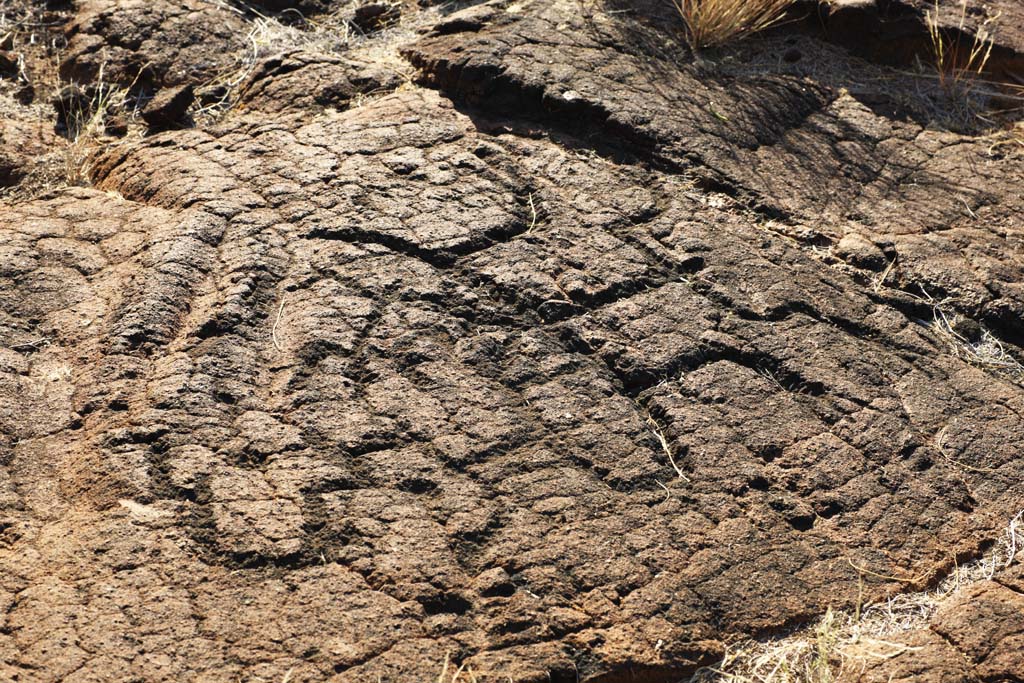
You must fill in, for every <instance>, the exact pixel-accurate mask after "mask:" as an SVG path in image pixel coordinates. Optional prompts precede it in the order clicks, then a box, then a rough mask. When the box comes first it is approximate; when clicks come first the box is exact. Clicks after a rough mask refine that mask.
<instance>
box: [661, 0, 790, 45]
mask: <svg viewBox="0 0 1024 683" xmlns="http://www.w3.org/2000/svg"><path fill="white" fill-rule="evenodd" d="M791 4H793V3H792V0H676V6H677V7H678V9H679V14H680V15H681V16H682V17H683V23H684V24H685V25H686V40H687V42H688V43H689V44H690V47H691V48H692V49H693V50H699V49H701V48H706V47H716V46H718V45H722V44H724V43H728V42H730V41H733V40H738V39H740V38H743V37H745V36H748V35H750V34H751V33H756V32H758V31H763V30H764V29H766V28H768V27H769V26H771V25H772V24H775V23H776V22H778V21H779V20H780V19H781V18H782V15H783V14H784V13H785V11H786V9H787V8H788V7H789V6H790V5H791Z"/></svg>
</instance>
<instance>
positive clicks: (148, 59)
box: [61, 0, 250, 88]
mask: <svg viewBox="0 0 1024 683" xmlns="http://www.w3.org/2000/svg"><path fill="white" fill-rule="evenodd" d="M249 30H250V29H249V26H247V25H246V22H245V21H244V20H243V18H242V16H241V15H240V13H239V12H236V11H232V10H231V9H229V7H228V6H227V4H226V3H220V4H218V3H216V2H205V1H204V0H175V1H174V2H170V1H169V0H156V1H155V2H154V1H153V0H128V1H126V0H84V1H83V2H81V3H80V7H79V8H78V11H77V15H76V17H75V19H74V20H73V21H72V22H71V23H70V24H69V26H68V28H67V29H66V31H65V33H66V37H67V41H68V47H67V53H66V55H65V56H64V58H63V60H62V61H61V75H62V76H63V77H64V78H65V79H68V80H74V81H78V82H82V83H91V82H95V81H96V80H98V79H99V77H100V74H101V71H102V75H103V79H104V80H105V81H106V82H108V83H116V84H118V85H121V86H129V85H133V84H134V85H142V86H146V87H153V88H159V87H163V86H166V85H172V86H173V85H185V84H193V85H198V84H200V83H203V82H205V81H207V80H209V79H211V78H212V77H214V76H216V75H218V74H220V73H222V72H224V71H226V70H230V69H231V68H233V67H235V66H236V63H237V58H238V56H239V55H240V54H241V53H242V52H243V51H244V50H245V49H246V48H247V47H248V44H247V38H246V36H247V35H248V33H249Z"/></svg>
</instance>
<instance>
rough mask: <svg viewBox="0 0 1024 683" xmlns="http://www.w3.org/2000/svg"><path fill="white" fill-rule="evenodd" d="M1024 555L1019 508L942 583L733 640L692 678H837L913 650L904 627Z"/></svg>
mask: <svg viewBox="0 0 1024 683" xmlns="http://www.w3.org/2000/svg"><path fill="white" fill-rule="evenodd" d="M1022 555H1024V511H1021V512H1019V513H1018V514H1017V515H1016V516H1015V517H1014V518H1013V519H1012V520H1010V523H1009V524H1008V525H1007V527H1006V529H1005V530H1004V531H1003V534H1002V536H1001V538H1000V542H998V543H997V544H996V546H995V547H994V548H993V549H992V550H991V551H990V552H989V553H988V554H987V555H986V556H985V557H983V558H981V559H979V560H977V561H975V562H972V563H970V564H967V565H964V566H962V567H961V566H957V567H955V569H954V571H953V572H952V573H950V574H949V575H948V576H947V577H946V578H945V579H944V580H943V581H942V582H940V583H939V585H938V586H936V587H935V588H933V589H931V590H926V591H920V592H916V593H902V594H899V595H895V596H893V597H892V598H889V599H888V600H885V601H883V602H879V603H875V604H872V605H868V606H866V607H864V608H863V609H860V608H858V609H857V610H856V611H855V612H854V613H853V614H850V613H846V612H835V611H833V610H831V609H830V610H828V611H827V612H826V613H825V616H824V617H822V618H821V620H820V621H818V622H817V623H816V624H814V625H812V626H810V627H808V628H804V629H801V630H799V631H797V632H795V633H792V634H791V635H788V636H785V637H781V638H773V639H770V640H760V641H758V640H748V641H743V642H740V643H737V644H735V645H733V646H732V647H730V648H729V651H728V652H727V654H726V656H725V658H724V659H723V660H722V661H721V662H719V663H718V664H716V665H714V666H711V667H705V668H703V669H700V670H699V671H697V672H696V673H695V674H694V675H693V676H692V677H691V678H690V681H689V683H833V682H834V681H836V680H838V679H839V678H840V677H841V675H842V673H843V672H844V671H847V670H849V668H850V667H860V666H862V665H863V663H864V662H865V660H873V661H878V660H885V659H891V658H893V657H896V656H899V655H902V654H904V653H907V652H913V651H914V650H915V648H913V647H912V646H909V645H907V644H905V643H900V642H898V638H899V635H900V634H903V633H907V632H910V631H915V630H918V629H922V628H926V627H927V625H928V622H929V621H930V619H931V618H932V616H933V615H934V614H935V612H936V611H937V610H938V609H939V607H940V606H941V605H942V604H943V602H945V601H946V600H948V599H950V598H951V597H953V596H954V595H955V594H957V593H958V592H960V591H961V590H963V589H964V588H966V587H967V586H970V585H971V584H973V583H976V582H978V581H985V580H989V579H991V578H992V577H993V576H995V573H996V571H998V570H999V569H1003V568H1006V567H1009V566H1010V565H1012V564H1014V563H1016V562H1019V561H1020V560H1021V559H1022Z"/></svg>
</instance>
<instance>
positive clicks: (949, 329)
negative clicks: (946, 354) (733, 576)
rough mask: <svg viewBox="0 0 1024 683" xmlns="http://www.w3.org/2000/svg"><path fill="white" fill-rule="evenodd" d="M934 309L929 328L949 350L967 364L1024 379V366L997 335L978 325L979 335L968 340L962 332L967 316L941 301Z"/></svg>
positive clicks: (1018, 379) (1009, 377) (1018, 380)
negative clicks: (954, 311)
mask: <svg viewBox="0 0 1024 683" xmlns="http://www.w3.org/2000/svg"><path fill="white" fill-rule="evenodd" d="M932 310H933V320H932V323H931V326H930V327H931V329H932V331H933V332H934V333H935V335H936V336H937V337H938V338H939V339H941V340H942V341H943V342H945V343H946V345H947V346H948V347H949V351H950V353H952V354H953V355H954V356H956V357H957V358H959V359H960V360H962V361H964V362H965V363H967V364H968V365H973V366H975V367H978V368H981V369H983V370H988V371H990V372H993V373H995V374H998V375H1002V376H1003V377H1006V378H1007V379H1011V380H1014V381H1017V382H1020V381H1024V365H1022V364H1021V363H1020V361H1018V360H1017V359H1016V358H1015V357H1014V356H1013V355H1012V354H1010V352H1009V351H1007V350H1006V347H1005V346H1003V343H1002V342H1001V341H999V339H997V338H996V336H995V335H993V334H992V333H991V332H989V331H988V330H987V329H985V328H984V327H982V326H981V325H977V326H976V327H977V334H976V335H973V338H972V339H969V338H967V337H966V336H965V335H964V334H962V333H961V331H960V330H961V323H962V322H963V321H964V320H965V319H964V318H962V317H961V316H959V315H956V314H955V313H948V312H946V311H945V310H944V309H943V308H942V306H940V305H939V304H938V303H936V304H934V305H933V307H932Z"/></svg>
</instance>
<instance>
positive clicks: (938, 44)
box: [925, 0, 995, 92]
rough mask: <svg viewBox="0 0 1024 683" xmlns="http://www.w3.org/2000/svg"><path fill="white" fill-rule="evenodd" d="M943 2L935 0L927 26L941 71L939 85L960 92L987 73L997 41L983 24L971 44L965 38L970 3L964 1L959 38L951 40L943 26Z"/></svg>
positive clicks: (962, 2)
mask: <svg viewBox="0 0 1024 683" xmlns="http://www.w3.org/2000/svg"><path fill="white" fill-rule="evenodd" d="M938 17H939V1H938V0H935V8H934V9H933V10H930V11H928V12H926V13H925V24H927V26H928V34H929V36H931V40H932V52H933V56H934V57H935V66H936V68H937V69H938V76H939V84H940V85H941V86H942V88H943V89H944V90H947V91H952V92H960V91H962V90H964V88H966V87H969V84H970V82H971V81H972V80H973V79H975V78H978V77H980V76H981V75H982V73H983V72H984V71H985V66H986V65H987V64H988V60H989V58H990V57H991V56H992V48H993V46H994V44H995V43H994V41H993V40H992V37H991V35H990V34H989V31H988V27H987V26H985V25H982V26H981V27H979V28H978V30H977V32H975V33H974V36H973V38H972V39H971V43H970V45H968V44H967V43H966V42H965V41H964V40H963V39H962V36H964V35H966V33H968V31H967V29H966V25H967V0H962V1H961V6H960V22H959V24H958V26H957V31H956V34H955V37H953V38H950V37H949V35H948V34H947V33H945V32H944V31H943V30H942V29H941V28H940V27H939V18H938Z"/></svg>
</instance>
